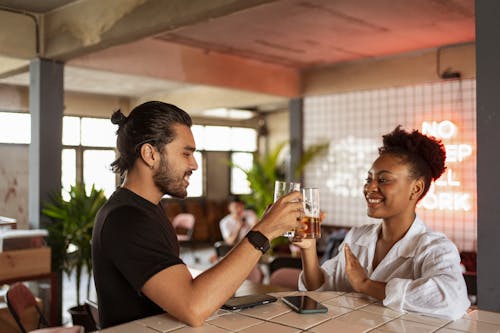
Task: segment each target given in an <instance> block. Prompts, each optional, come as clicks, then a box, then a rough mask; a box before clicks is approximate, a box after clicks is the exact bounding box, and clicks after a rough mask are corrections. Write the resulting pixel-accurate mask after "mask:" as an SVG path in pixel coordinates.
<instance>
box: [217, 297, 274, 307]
mask: <svg viewBox="0 0 500 333" xmlns="http://www.w3.org/2000/svg"><path fill="white" fill-rule="evenodd" d="M277 300H278V299H277V298H276V297H274V296H270V295H265V294H262V295H260V294H259V295H246V296H238V297H232V298H230V299H228V300H227V301H226V303H224V304H223V305H222V308H223V309H225V310H238V309H246V308H251V307H253V306H256V305H262V304H268V303H272V302H276V301H277Z"/></svg>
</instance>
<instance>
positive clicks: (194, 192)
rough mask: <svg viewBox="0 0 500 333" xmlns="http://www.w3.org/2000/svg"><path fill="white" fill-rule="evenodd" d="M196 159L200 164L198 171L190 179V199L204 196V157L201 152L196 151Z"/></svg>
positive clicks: (188, 190) (188, 189)
mask: <svg viewBox="0 0 500 333" xmlns="http://www.w3.org/2000/svg"><path fill="white" fill-rule="evenodd" d="M194 158H195V159H196V163H198V170H196V171H195V172H193V174H192V175H191V177H189V186H188V188H187V192H188V197H201V196H202V195H203V156H202V154H201V152H199V151H195V152H194Z"/></svg>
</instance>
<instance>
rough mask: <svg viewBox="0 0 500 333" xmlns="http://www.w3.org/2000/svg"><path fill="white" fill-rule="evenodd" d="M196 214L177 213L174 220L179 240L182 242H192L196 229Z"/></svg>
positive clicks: (173, 223)
mask: <svg viewBox="0 0 500 333" xmlns="http://www.w3.org/2000/svg"><path fill="white" fill-rule="evenodd" d="M194 222H195V219H194V215H193V214H189V213H181V214H177V215H176V216H175V217H174V219H173V220H172V225H173V226H174V229H175V233H176V235H177V240H178V241H179V242H180V243H184V242H190V241H191V238H192V236H193V230H194Z"/></svg>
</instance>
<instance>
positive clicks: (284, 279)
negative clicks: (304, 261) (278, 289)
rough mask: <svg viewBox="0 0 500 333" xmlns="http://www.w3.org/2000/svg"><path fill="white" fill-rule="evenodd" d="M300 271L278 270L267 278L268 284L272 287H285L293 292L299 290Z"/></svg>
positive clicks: (286, 268)
mask: <svg viewBox="0 0 500 333" xmlns="http://www.w3.org/2000/svg"><path fill="white" fill-rule="evenodd" d="M301 271H302V270H301V269H299V268H290V267H283V268H278V269H277V270H275V271H274V272H273V273H271V276H270V277H269V284H270V285H273V286H282V287H287V288H290V289H293V290H298V289H299V275H300V272H301Z"/></svg>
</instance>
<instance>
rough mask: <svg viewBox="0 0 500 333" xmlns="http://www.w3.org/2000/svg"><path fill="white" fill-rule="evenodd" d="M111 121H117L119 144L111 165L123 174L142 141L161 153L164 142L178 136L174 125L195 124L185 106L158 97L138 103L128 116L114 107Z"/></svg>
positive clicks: (115, 170) (114, 122) (136, 155)
mask: <svg viewBox="0 0 500 333" xmlns="http://www.w3.org/2000/svg"><path fill="white" fill-rule="evenodd" d="M111 122H112V123H113V124H117V125H118V130H117V131H116V134H117V138H116V148H117V149H118V154H119V157H118V158H117V159H116V160H115V161H114V162H113V163H111V169H112V170H113V172H115V173H119V174H120V175H123V174H124V173H125V172H126V171H127V170H129V169H130V168H132V166H133V165H134V162H135V160H136V159H137V157H139V152H140V149H141V146H142V145H143V144H145V143H149V144H151V145H153V146H154V147H155V148H156V149H157V150H158V151H159V152H160V153H162V152H163V148H164V146H165V145H166V144H168V143H170V142H172V141H173V140H174V139H175V131H174V130H173V126H174V125H176V124H180V125H185V126H187V127H191V125H192V120H191V117H190V116H189V115H188V114H187V113H186V112H185V111H184V110H182V109H180V108H178V107H177V106H175V105H172V104H168V103H163V102H158V101H150V102H146V103H143V104H141V105H138V106H137V107H135V108H134V109H133V110H132V112H130V114H129V116H128V117H126V116H125V115H124V114H123V113H122V112H121V111H120V110H118V111H115V112H114V113H113V115H112V116H111Z"/></svg>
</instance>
